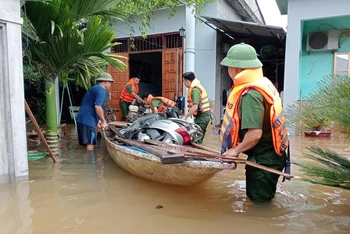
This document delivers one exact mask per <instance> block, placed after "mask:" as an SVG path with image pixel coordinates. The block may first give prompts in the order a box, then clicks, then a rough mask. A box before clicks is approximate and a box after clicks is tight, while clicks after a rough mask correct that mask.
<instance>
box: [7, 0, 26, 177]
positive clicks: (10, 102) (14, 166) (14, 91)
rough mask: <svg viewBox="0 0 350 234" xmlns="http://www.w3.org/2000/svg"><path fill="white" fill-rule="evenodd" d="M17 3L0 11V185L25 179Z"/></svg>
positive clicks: (11, 0) (14, 0) (12, 0)
mask: <svg viewBox="0 0 350 234" xmlns="http://www.w3.org/2000/svg"><path fill="white" fill-rule="evenodd" d="M21 25H22V18H21V17H20V0H2V1H1V7H0V120H1V121H0V129H1V131H0V139H1V141H0V183H6V182H13V181H17V180H19V179H27V178H28V161H27V141H26V132H25V115H24V87H23V67H22V66H23V64H22V38H21Z"/></svg>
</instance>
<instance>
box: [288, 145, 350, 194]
mask: <svg viewBox="0 0 350 234" xmlns="http://www.w3.org/2000/svg"><path fill="white" fill-rule="evenodd" d="M307 149H308V150H310V151H311V153H313V154H310V153H307V154H305V157H306V158H308V159H311V161H312V162H310V163H307V162H294V163H295V164H296V165H298V166H300V167H301V171H303V172H304V173H305V175H306V176H309V178H306V179H305V180H307V181H309V182H312V183H317V184H323V185H329V186H334V187H341V188H344V189H350V160H349V158H348V157H345V156H342V155H340V154H338V153H336V152H334V151H330V150H327V149H322V148H320V147H318V146H310V147H307ZM315 162H317V163H315Z"/></svg>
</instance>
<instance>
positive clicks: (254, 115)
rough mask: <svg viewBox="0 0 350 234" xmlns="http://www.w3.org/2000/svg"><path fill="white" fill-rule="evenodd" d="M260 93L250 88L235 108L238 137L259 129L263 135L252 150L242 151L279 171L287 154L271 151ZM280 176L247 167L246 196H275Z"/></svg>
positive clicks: (267, 119) (260, 199) (267, 112)
mask: <svg viewBox="0 0 350 234" xmlns="http://www.w3.org/2000/svg"><path fill="white" fill-rule="evenodd" d="M267 107H268V105H267V103H266V102H265V101H264V98H263V96H262V95H261V94H260V93H259V92H258V91H256V90H249V91H248V93H247V94H245V95H244V96H242V99H241V102H240V105H239V107H238V110H239V116H240V120H241V130H240V132H239V137H240V139H243V138H244V135H245V134H246V132H247V131H248V129H262V130H263V133H262V137H261V138H260V140H259V142H258V143H257V144H256V145H255V146H254V147H253V148H251V149H249V150H247V151H246V152H243V153H245V154H247V155H248V161H251V162H255V163H258V164H260V165H264V166H267V167H270V168H274V169H276V170H279V171H282V170H283V168H284V166H285V162H286V155H285V154H284V155H283V156H278V154H277V153H276V152H275V150H274V145H273V141H272V131H271V125H270V110H269V109H268V108H267ZM278 178H279V175H276V174H273V173H270V172H267V171H264V170H260V169H257V168H253V167H250V166H246V189H247V196H248V197H249V198H251V199H252V200H254V201H258V202H266V201H270V200H271V199H272V198H274V196H275V191H276V185H277V182H278Z"/></svg>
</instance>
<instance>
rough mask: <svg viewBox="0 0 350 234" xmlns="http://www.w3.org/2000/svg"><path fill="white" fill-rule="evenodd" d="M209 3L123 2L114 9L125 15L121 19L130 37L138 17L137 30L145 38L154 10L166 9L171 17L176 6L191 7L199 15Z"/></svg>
mask: <svg viewBox="0 0 350 234" xmlns="http://www.w3.org/2000/svg"><path fill="white" fill-rule="evenodd" d="M210 2H213V0H123V1H120V3H119V4H118V5H116V9H118V10H120V11H122V12H124V13H125V15H124V17H123V19H124V20H125V22H127V23H128V24H129V29H130V35H133V34H134V33H135V29H134V26H133V25H134V23H135V16H137V17H140V19H141V25H140V27H139V30H140V31H141V33H142V36H143V37H146V33H147V32H146V31H147V28H149V27H152V16H153V14H154V12H155V11H156V10H160V9H168V11H169V17H172V16H173V15H174V14H175V12H176V8H177V7H178V6H180V5H186V6H188V7H192V8H193V9H194V11H195V12H194V13H196V14H200V13H201V12H202V11H203V10H204V8H205V5H206V4H207V3H210Z"/></svg>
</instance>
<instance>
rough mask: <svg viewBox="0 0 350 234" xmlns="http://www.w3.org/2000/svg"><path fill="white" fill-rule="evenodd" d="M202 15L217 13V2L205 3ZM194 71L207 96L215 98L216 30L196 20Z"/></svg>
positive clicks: (211, 98) (214, 14)
mask: <svg viewBox="0 0 350 234" xmlns="http://www.w3.org/2000/svg"><path fill="white" fill-rule="evenodd" d="M202 15H205V16H213V17H215V16H216V15H217V3H216V2H213V3H211V4H207V6H206V8H205V11H204V12H202ZM195 53H196V58H195V73H196V76H197V77H198V79H199V80H200V81H201V83H202V85H203V87H204V88H205V89H206V90H207V93H208V98H209V99H210V100H214V99H215V79H216V77H215V75H216V73H215V69H216V31H215V30H213V29H212V28H210V27H208V26H207V25H206V24H204V23H202V22H200V21H199V20H197V21H196V47H195Z"/></svg>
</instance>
